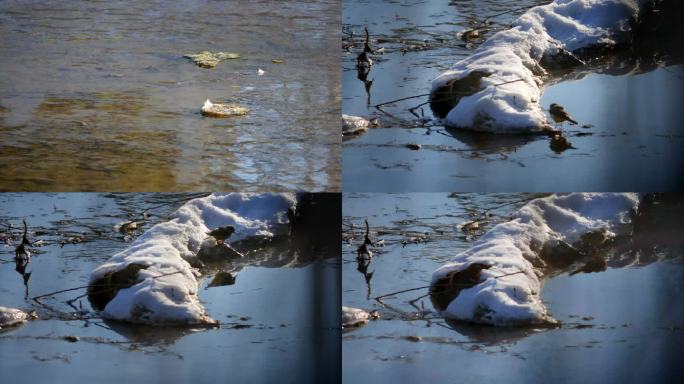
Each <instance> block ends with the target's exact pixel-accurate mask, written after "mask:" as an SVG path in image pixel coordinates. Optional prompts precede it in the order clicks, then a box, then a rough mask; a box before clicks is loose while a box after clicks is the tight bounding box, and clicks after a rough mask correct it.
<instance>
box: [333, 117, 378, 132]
mask: <svg viewBox="0 0 684 384" xmlns="http://www.w3.org/2000/svg"><path fill="white" fill-rule="evenodd" d="M376 126H377V119H372V120H368V119H365V118H363V117H360V116H350V115H344V114H343V115H342V135H343V136H353V135H360V134H362V133H364V132H366V131H367V130H368V129H369V128H371V127H376Z"/></svg>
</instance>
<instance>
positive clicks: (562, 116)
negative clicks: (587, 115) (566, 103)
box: [549, 103, 577, 129]
mask: <svg viewBox="0 0 684 384" xmlns="http://www.w3.org/2000/svg"><path fill="white" fill-rule="evenodd" d="M549 114H551V117H553V121H555V122H556V123H560V125H561V129H563V122H564V121H569V122H570V124H574V125H577V122H576V121H575V120H573V119H572V117H570V114H569V113H568V112H566V111H565V108H563V107H561V106H560V105H558V104H556V103H552V104H551V105H550V106H549Z"/></svg>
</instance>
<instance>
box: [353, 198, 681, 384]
mask: <svg viewBox="0 0 684 384" xmlns="http://www.w3.org/2000/svg"><path fill="white" fill-rule="evenodd" d="M531 197H532V196H531V195H519V194H489V195H487V194H485V195H477V194H465V195H458V196H456V197H448V195H447V194H443V193H440V194H437V193H435V194H423V193H416V194H410V195H402V194H391V195H384V194H370V193H369V194H345V195H344V213H343V215H344V219H343V222H344V223H345V231H346V232H347V233H349V232H350V231H349V224H351V223H353V224H354V228H355V230H354V232H355V234H356V236H355V238H354V240H353V241H351V244H343V269H342V303H343V305H347V306H352V307H357V308H364V309H367V310H371V309H378V310H379V311H380V316H381V318H380V319H379V320H376V321H372V322H370V323H368V324H367V325H365V326H363V327H361V328H358V329H352V330H350V331H345V333H344V334H343V336H342V339H343V342H342V355H343V362H344V365H343V378H344V380H343V381H344V382H345V383H393V382H438V383H446V382H448V383H475V382H478V383H479V382H485V383H488V382H492V383H493V382H502V381H505V382H512V383H527V382H567V383H607V382H615V383H621V382H659V381H660V382H663V381H666V382H667V381H677V380H678V379H679V377H680V376H681V375H682V374H683V373H684V369H683V368H682V366H681V364H680V359H679V356H680V354H681V350H682V349H681V345H682V342H684V333H682V330H683V329H684V323H683V320H682V319H683V318H684V305H683V304H682V303H684V301H683V299H684V285H682V278H684V264H681V263H678V262H654V263H651V264H646V265H644V266H642V267H631V268H620V269H613V268H609V269H608V271H606V272H601V273H592V274H576V275H573V276H569V275H568V274H563V275H560V276H557V277H554V278H551V279H549V280H547V281H546V282H545V283H544V287H543V290H542V299H543V301H544V303H545V304H546V305H547V306H548V308H549V310H550V311H551V313H552V314H553V316H554V317H555V318H557V319H558V320H560V321H561V322H562V323H563V326H562V327H561V328H558V329H551V330H535V329H501V328H492V327H478V326H467V325H465V324H448V323H446V322H445V321H444V320H443V319H442V318H441V317H439V315H438V314H436V313H434V310H433V308H432V305H431V304H430V301H429V298H427V297H424V298H422V299H419V300H417V301H416V302H415V305H416V307H417V308H416V307H413V306H411V304H410V301H411V300H413V299H416V298H419V297H420V296H422V295H424V294H426V293H427V289H425V288H424V289H420V290H416V291H411V292H406V293H401V294H397V295H394V296H392V297H387V298H385V299H383V301H384V303H385V304H387V305H388V307H383V306H381V305H379V303H378V302H377V301H376V300H374V299H372V298H374V297H377V296H380V295H384V294H388V293H391V292H396V291H400V290H405V289H410V288H417V287H424V286H427V285H429V284H430V278H431V274H432V272H433V271H434V270H435V269H436V268H437V267H439V266H441V265H442V264H444V263H445V262H447V261H448V260H451V258H453V256H455V255H456V254H457V253H459V252H461V251H463V250H465V249H467V248H468V247H470V246H471V245H472V243H473V241H474V240H475V239H477V237H478V236H480V235H481V234H482V233H483V232H484V231H486V230H487V229H489V228H491V227H492V226H493V225H495V224H496V223H497V222H499V221H504V220H506V218H507V217H508V216H509V215H510V214H511V213H513V212H514V211H516V210H517V209H518V208H519V207H520V206H521V205H522V204H524V202H525V201H526V200H528V199H529V198H531ZM486 210H490V212H491V213H493V214H494V216H493V217H491V221H490V222H488V223H487V224H486V225H485V226H484V228H483V229H482V230H481V231H480V232H478V233H477V234H475V235H474V236H466V234H465V233H463V232H461V231H460V230H459V229H458V225H459V224H463V223H464V222H467V221H470V220H473V219H477V218H479V217H480V215H481V214H482V213H483V212H485V211H486ZM365 218H367V219H368V221H369V223H370V226H371V238H372V240H373V241H378V240H382V239H384V240H385V246H384V247H378V248H373V251H374V257H373V259H372V262H371V264H370V265H369V266H368V269H367V271H366V272H368V273H372V277H371V278H370V290H369V286H368V285H367V284H366V278H365V277H364V275H363V274H362V273H360V272H359V271H358V270H357V263H356V247H358V245H359V244H360V242H362V241H363V230H362V229H361V228H362V227H363V220H364V219H365ZM377 231H381V232H382V233H383V234H381V235H377ZM418 236H427V237H426V239H427V240H426V241H424V242H422V243H417V244H415V243H409V244H407V245H405V246H404V245H402V241H404V240H410V239H411V238H412V237H413V238H415V237H418ZM679 259H680V260H681V255H680V256H679ZM369 297H370V298H371V299H369ZM418 310H422V311H425V316H426V317H427V318H430V319H431V320H430V321H426V320H410V318H407V317H406V315H407V314H415V313H417V312H418ZM418 340H419V341H418Z"/></svg>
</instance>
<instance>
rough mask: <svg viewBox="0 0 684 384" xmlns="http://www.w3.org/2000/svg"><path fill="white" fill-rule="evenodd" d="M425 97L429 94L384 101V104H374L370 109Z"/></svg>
mask: <svg viewBox="0 0 684 384" xmlns="http://www.w3.org/2000/svg"><path fill="white" fill-rule="evenodd" d="M425 96H430V94H429V93H425V94H423V95H415V96H407V97H402V98H401V99H396V100H391V101H386V102H384V103H380V104H376V105H371V107H373V108H377V107H381V106H383V105H387V104H392V103H396V102H398V101H404V100H409V99H416V98H418V97H425Z"/></svg>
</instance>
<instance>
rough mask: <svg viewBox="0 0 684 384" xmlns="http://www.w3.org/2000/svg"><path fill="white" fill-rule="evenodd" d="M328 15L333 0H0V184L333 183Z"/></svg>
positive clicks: (316, 186)
mask: <svg viewBox="0 0 684 384" xmlns="http://www.w3.org/2000/svg"><path fill="white" fill-rule="evenodd" d="M336 24H339V3H338V2H337V1H332V0H322V1H316V2H310V1H297V2H286V3H278V4H277V5H276V4H274V3H272V2H268V1H252V2H247V1H227V2H216V1H204V0H203V1H181V2H134V1H119V2H109V1H97V2H91V1H88V2H86V1H70V2H59V1H21V2H15V1H9V2H2V3H0V68H2V71H0V154H1V156H0V179H2V183H0V190H14V191H25V190H43V191H44V190H74V191H84V190H98V191H110V190H117V191H121V190H126V191H149V190H164V191H167V190H177V191H188V190H240V191H247V190H258V191H264V190H293V189H297V190H338V189H339V188H340V149H339V114H340V111H339V100H340V79H339V60H338V56H337V50H336V47H337V42H338V41H339V30H337V29H335V28H330V26H331V25H336ZM202 50H211V51H226V52H235V53H238V54H240V55H241V59H239V60H226V61H223V62H221V63H219V64H218V66H217V67H216V68H214V69H202V68H199V67H197V66H195V65H194V64H193V63H192V62H191V61H190V60H188V59H185V58H183V55H185V54H190V53H196V52H199V51H202ZM274 59H278V60H283V63H280V64H278V63H273V62H272V60H274ZM258 69H262V70H264V71H265V73H264V75H263V76H258V74H257V71H258ZM207 98H210V99H211V100H212V101H215V102H221V101H227V102H236V103H240V104H242V105H245V106H247V107H249V108H250V109H251V113H250V114H249V115H247V116H244V117H235V118H226V119H215V118H204V117H202V116H201V115H200V108H201V106H202V104H203V103H204V100H205V99H207Z"/></svg>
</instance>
